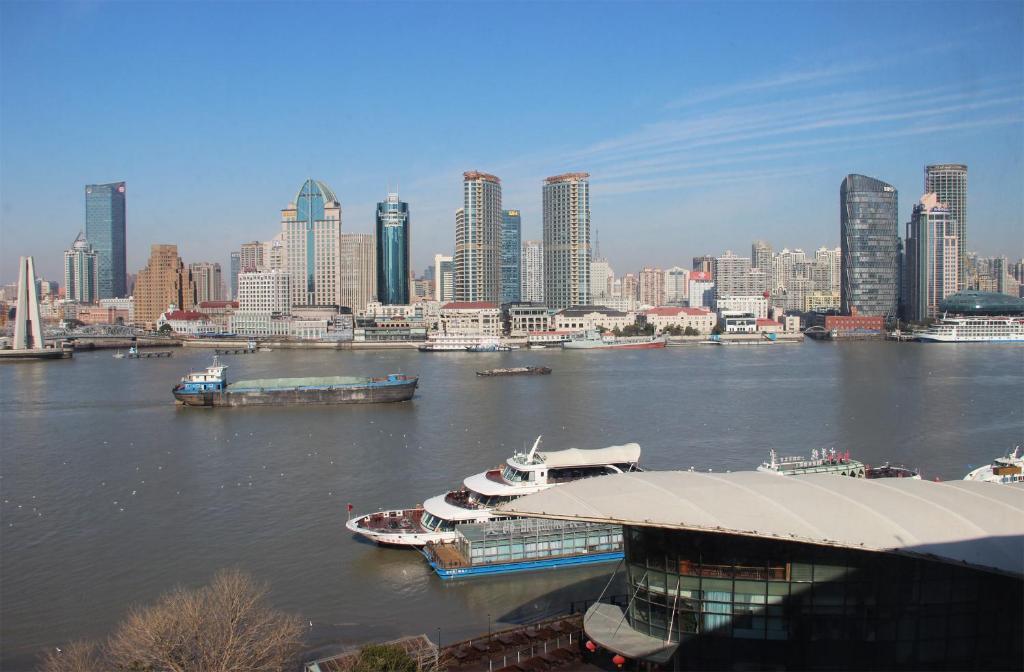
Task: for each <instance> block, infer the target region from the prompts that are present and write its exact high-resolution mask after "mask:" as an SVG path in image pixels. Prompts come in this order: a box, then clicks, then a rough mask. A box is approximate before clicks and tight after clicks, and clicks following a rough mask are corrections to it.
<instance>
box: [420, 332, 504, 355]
mask: <svg viewBox="0 0 1024 672" xmlns="http://www.w3.org/2000/svg"><path fill="white" fill-rule="evenodd" d="M480 347H482V348H493V350H482V351H481V352H494V351H497V350H498V348H500V347H501V339H499V338H497V337H496V336H462V335H459V334H431V335H430V337H429V338H428V339H427V341H426V342H425V343H421V344H420V345H419V350H420V352H470V349H471V348H480Z"/></svg>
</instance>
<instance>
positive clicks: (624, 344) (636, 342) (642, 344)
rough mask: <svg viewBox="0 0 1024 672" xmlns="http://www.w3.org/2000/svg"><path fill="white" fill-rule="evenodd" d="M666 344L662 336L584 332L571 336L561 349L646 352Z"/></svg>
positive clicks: (665, 339) (666, 340)
mask: <svg viewBox="0 0 1024 672" xmlns="http://www.w3.org/2000/svg"><path fill="white" fill-rule="evenodd" d="M667 344H668V339H667V338H665V337H664V336H614V335H612V334H609V333H605V334H601V333H599V332H597V331H586V332H584V333H582V334H576V335H574V336H572V337H571V338H570V339H569V340H568V341H565V342H563V343H562V347H563V348H564V349H566V350H612V349H615V350H620V349H621V350H647V349H650V348H664V347H665V346H666V345H667Z"/></svg>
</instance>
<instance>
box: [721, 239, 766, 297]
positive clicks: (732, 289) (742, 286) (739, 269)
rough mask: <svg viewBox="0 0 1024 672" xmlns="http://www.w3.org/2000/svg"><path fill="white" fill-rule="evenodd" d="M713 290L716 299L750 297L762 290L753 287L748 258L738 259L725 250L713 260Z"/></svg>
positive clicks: (738, 257)
mask: <svg viewBox="0 0 1024 672" xmlns="http://www.w3.org/2000/svg"><path fill="white" fill-rule="evenodd" d="M714 266H715V290H716V294H717V296H718V297H726V296H751V295H753V294H760V293H761V292H763V291H764V290H763V289H759V288H758V287H755V286H754V284H755V283H754V280H753V278H752V276H751V273H750V268H751V265H750V257H740V256H738V255H735V254H733V253H732V251H731V250H726V252H725V254H724V255H722V256H720V257H716V258H715V264H714Z"/></svg>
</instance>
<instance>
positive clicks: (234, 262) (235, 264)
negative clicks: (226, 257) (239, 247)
mask: <svg viewBox="0 0 1024 672" xmlns="http://www.w3.org/2000/svg"><path fill="white" fill-rule="evenodd" d="M230 263H231V298H232V299H234V300H235V301H237V300H238V274H239V273H241V272H242V255H241V253H239V252H232V253H231V261H230Z"/></svg>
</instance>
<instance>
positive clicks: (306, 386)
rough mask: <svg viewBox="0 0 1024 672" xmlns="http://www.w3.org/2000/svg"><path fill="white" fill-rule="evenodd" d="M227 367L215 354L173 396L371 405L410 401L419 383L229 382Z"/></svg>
mask: <svg viewBox="0 0 1024 672" xmlns="http://www.w3.org/2000/svg"><path fill="white" fill-rule="evenodd" d="M227 368H228V367H227V365H225V364H221V363H220V360H219V359H218V358H217V357H216V356H214V358H213V363H212V364H211V365H210V366H208V367H206V369H204V370H203V371H194V372H192V373H189V374H188V375H186V376H184V377H182V379H181V382H180V383H178V384H177V385H175V386H174V389H173V390H172V392H173V394H174V398H175V399H176V400H177V401H178V402H179V403H181V404H183V405H185V406H268V405H271V406H272V405H281V404H372V403H384V402H394V401H408V400H409V399H412V396H413V394H414V393H415V391H416V386H417V384H418V382H419V379H418V378H416V377H413V376H404V375H399V374H389V375H387V376H386V377H381V378H363V377H356V376H320V377H313V378H264V379H257V380H240V381H238V382H235V383H230V384H229V383H228V382H227V376H226V375H225V373H224V372H225V370H226V369H227Z"/></svg>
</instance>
